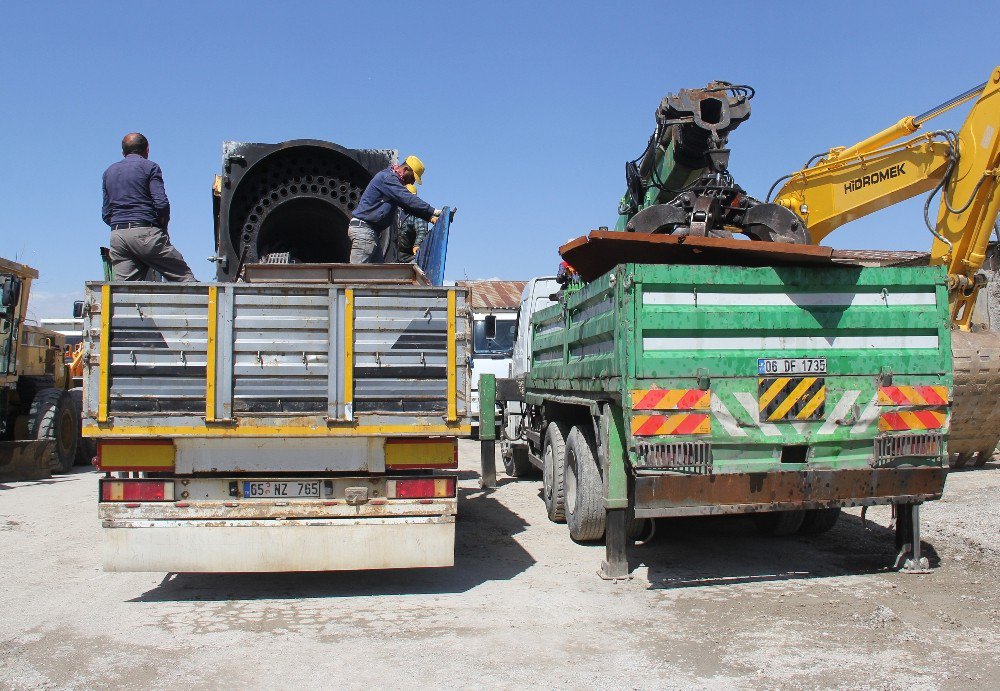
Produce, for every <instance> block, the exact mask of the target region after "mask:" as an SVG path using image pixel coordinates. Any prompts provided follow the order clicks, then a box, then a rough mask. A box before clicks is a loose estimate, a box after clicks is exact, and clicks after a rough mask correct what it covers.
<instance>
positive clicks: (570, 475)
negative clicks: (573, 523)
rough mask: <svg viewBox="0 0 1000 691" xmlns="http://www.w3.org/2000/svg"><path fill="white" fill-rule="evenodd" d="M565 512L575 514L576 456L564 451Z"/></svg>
mask: <svg viewBox="0 0 1000 691" xmlns="http://www.w3.org/2000/svg"><path fill="white" fill-rule="evenodd" d="M565 481H566V512H567V513H569V514H573V513H575V512H576V454H574V453H573V452H572V451H569V450H567V451H566V480H565Z"/></svg>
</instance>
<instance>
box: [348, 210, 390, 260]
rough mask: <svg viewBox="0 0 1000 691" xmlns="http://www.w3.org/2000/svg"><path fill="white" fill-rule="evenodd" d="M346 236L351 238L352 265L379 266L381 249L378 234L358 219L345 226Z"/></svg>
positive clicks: (353, 219)
mask: <svg viewBox="0 0 1000 691" xmlns="http://www.w3.org/2000/svg"><path fill="white" fill-rule="evenodd" d="M347 235H348V237H350V238H351V263H352V264H381V263H382V247H381V245H380V244H379V232H378V231H377V230H375V229H374V228H372V227H371V226H370V225H368V224H367V223H365V222H364V221H362V220H361V219H360V218H352V219H351V224H350V225H349V226H347Z"/></svg>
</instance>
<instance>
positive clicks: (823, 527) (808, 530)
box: [799, 506, 840, 535]
mask: <svg viewBox="0 0 1000 691" xmlns="http://www.w3.org/2000/svg"><path fill="white" fill-rule="evenodd" d="M839 518H840V507H839V506H836V507H834V508H832V509H808V510H807V511H806V515H805V517H804V518H803V519H802V525H801V526H799V533H801V534H802V535H819V534H821V533H825V532H827V531H828V530H830V529H832V528H833V526H835V525H837V519H839Z"/></svg>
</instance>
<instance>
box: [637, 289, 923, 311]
mask: <svg viewBox="0 0 1000 691" xmlns="http://www.w3.org/2000/svg"><path fill="white" fill-rule="evenodd" d="M642 304H644V305H685V306H688V307H715V306H726V307H739V306H742V307H822V306H831V307H867V306H880V307H893V306H916V305H935V304H937V299H936V297H935V295H934V292H933V291H925V292H919V293H913V292H910V293H893V292H890V291H888V290H887V291H885V292H884V293H720V292H711V291H704V292H703V291H702V290H701V289H697V290H691V291H685V292H683V293H680V292H663V293H658V292H648V293H643V294H642Z"/></svg>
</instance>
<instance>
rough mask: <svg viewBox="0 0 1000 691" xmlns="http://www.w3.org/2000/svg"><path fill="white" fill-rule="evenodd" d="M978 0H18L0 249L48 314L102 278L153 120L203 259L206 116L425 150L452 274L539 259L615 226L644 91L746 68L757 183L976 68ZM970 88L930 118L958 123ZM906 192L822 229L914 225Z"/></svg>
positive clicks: (1, 57)
mask: <svg viewBox="0 0 1000 691" xmlns="http://www.w3.org/2000/svg"><path fill="white" fill-rule="evenodd" d="M990 7H991V6H990V5H989V4H987V3H985V2H982V3H962V2H952V3H940V2H938V3H933V4H931V3H920V2H909V3H876V2H864V3H853V2H836V3H808V2H794V3H780V2H759V3H727V2H714V3H700V2H699V3H695V2H691V3H640V2H631V3H614V4H613V3H588V2H552V3H544V2H503V3H491V4H489V5H485V4H480V3H437V2H430V3H395V2H378V3H374V2H354V3H350V4H344V3H333V2H322V3H312V4H308V3H292V2H288V3H273V2H271V3H262V2H251V1H249V0H247V1H245V2H235V3H205V2H199V3H186V2H170V3H163V2H160V3H152V2H149V3H147V2H141V1H135V2H131V3H128V4H119V3H113V2H100V3H87V4H86V5H84V4H82V3H65V4H56V3H45V4H43V3H17V4H14V3H11V4H9V5H8V6H7V7H5V10H4V22H3V26H2V27H0V61H2V65H0V80H2V94H3V98H2V101H0V103H2V105H0V108H2V109H3V125H4V126H3V127H2V128H0V151H2V159H0V161H2V162H0V237H2V238H3V241H2V245H0V246H2V251H0V255H2V256H4V257H7V258H12V259H13V258H16V259H19V260H20V261H22V262H25V263H28V264H31V265H32V266H35V267H36V268H38V269H39V271H40V272H41V276H42V277H41V280H40V281H39V282H38V283H37V284H36V294H35V299H34V300H33V303H34V304H33V309H32V312H33V313H34V315H35V316H36V317H39V318H40V317H53V316H61V315H64V314H66V313H68V311H69V307H70V305H69V302H71V301H72V299H73V298H74V296H76V295H77V294H79V293H80V291H81V287H82V284H83V282H84V281H85V280H88V279H97V278H99V277H100V264H99V259H98V253H97V247H98V246H99V245H101V244H106V243H107V238H108V229H107V227H106V226H104V224H103V223H102V222H101V218H100V198H101V189H100V181H101V173H102V171H103V170H104V168H105V167H107V165H108V164H110V163H112V162H113V161H115V160H117V158H118V157H119V156H120V149H119V142H120V139H121V136H122V135H123V134H124V133H125V132H128V131H131V130H139V131H141V132H143V133H145V134H146V135H147V136H148V137H149V139H150V141H151V143H152V151H151V156H150V157H151V158H152V159H153V160H155V161H157V162H158V163H159V164H160V165H161V166H162V168H163V170H164V176H165V180H166V187H167V193H168V195H169V196H170V199H171V203H172V209H173V211H172V221H171V227H170V231H171V236H172V238H173V240H174V242H175V244H176V245H177V246H178V248H179V249H180V250H181V251H182V252H183V253H184V255H185V257H187V259H188V261H189V263H190V264H191V265H192V268H193V269H194V271H195V274H196V275H197V276H198V277H199V278H200V279H205V280H207V279H209V278H211V277H212V276H213V275H214V273H213V269H212V265H211V264H209V262H207V261H206V260H205V258H206V257H208V256H209V255H211V254H212V253H213V249H214V248H213V237H212V218H211V208H212V207H211V193H210V186H211V182H212V177H213V175H214V174H215V173H216V172H218V171H219V169H220V167H221V144H222V142H223V141H224V140H227V139H230V140H242V141H266V142H278V141H284V140H287V139H297V138H320V139H328V140H331V141H334V142H336V143H338V144H341V145H344V146H348V147H378V148H396V149H399V150H400V152H401V153H402V154H403V155H406V154H407V153H416V154H417V155H419V156H421V157H422V158H423V160H424V161H425V163H426V164H427V174H426V178H425V184H424V186H423V188H422V190H421V195H422V196H423V197H424V198H425V199H427V200H428V201H430V202H431V203H433V204H435V205H438V206H440V205H444V204H449V205H453V206H458V207H459V209H460V211H459V215H458V217H457V218H456V221H455V224H454V226H453V233H452V240H451V247H450V253H449V259H448V272H447V273H448V277H449V278H452V279H462V278H484V277H494V276H495V277H501V278H512V279H513V278H528V277H531V276H535V275H541V274H546V273H551V272H552V271H554V269H555V267H556V265H557V263H558V255H557V252H556V248H557V247H558V246H559V245H560V244H562V243H563V242H565V241H566V240H567V239H569V238H571V237H576V236H578V235H581V234H583V233H585V232H586V231H588V230H590V229H593V228H596V227H598V226H600V225H613V224H614V221H615V219H616V211H615V209H616V206H617V202H618V199H619V197H620V196H621V193H622V191H623V189H624V175H623V163H624V161H625V160H626V159H629V158H634V157H635V156H637V155H638V153H639V152H640V151H641V149H642V147H643V146H644V144H645V142H646V139H647V137H648V136H649V134H650V132H651V131H652V128H653V117H652V115H653V111H654V109H655V107H656V106H657V104H658V103H659V101H660V99H661V98H662V97H663V96H664V95H665V94H666V93H667V92H670V91H676V90H678V89H679V88H682V87H698V86H703V85H704V84H705V83H707V82H708V81H710V80H712V79H723V80H727V81H732V82H738V83H745V84H750V85H752V86H753V87H755V88H756V90H757V97H756V98H755V99H754V101H753V102H752V106H753V115H752V117H751V118H750V120H749V121H748V122H746V123H745V124H743V125H742V126H741V127H740V129H739V130H737V131H736V132H734V133H733V135H732V136H731V138H730V144H731V148H732V150H733V153H732V159H731V164H730V169H731V171H732V172H733V174H734V176H735V178H736V180H737V181H738V182H739V183H740V184H741V185H742V186H743V187H744V188H746V189H747V190H748V192H750V193H751V194H752V195H755V196H758V197H763V196H764V195H765V194H766V193H767V190H768V188H769V187H770V185H771V183H772V182H773V180H774V179H775V178H777V177H778V176H780V175H782V174H784V173H787V172H790V171H792V170H795V169H797V168H798V167H800V166H801V165H802V164H803V163H804V162H805V160H806V159H808V158H809V157H810V156H811V155H812V154H814V153H816V152H819V151H823V150H825V149H828V148H829V147H831V146H835V145H848V144H851V143H854V142H855V141H857V140H859V139H861V138H863V137H865V136H867V135H868V134H871V133H873V132H875V131H878V130H880V129H882V128H883V127H885V126H887V125H889V124H891V123H893V122H895V121H896V120H898V119H899V118H900V117H902V116H904V115H908V114H916V113H920V112H923V111H924V110H926V109H928V108H930V107H931V106H933V105H936V104H937V103H939V102H941V101H944V100H946V99H948V98H949V97H951V96H953V95H955V94H957V93H960V92H962V91H965V90H966V89H968V88H970V87H971V86H973V85H975V84H978V83H980V82H982V81H983V80H985V79H986V77H987V76H988V75H989V73H990V70H991V69H992V68H993V67H994V66H995V65H996V64H998V63H1000V53H998V52H997V51H996V45H997V44H996V38H995V36H996V24H995V12H994V11H991V9H990ZM962 115H963V113H957V114H954V115H952V116H950V117H946V118H942V119H941V120H940V121H939V123H938V124H939V125H941V126H950V127H955V128H957V127H958V125H959V124H960V123H961V118H962ZM921 209H922V200H913V201H911V202H909V203H906V204H901V205H898V206H897V207H894V208H892V209H890V210H887V211H883V212H881V213H879V214H877V215H875V216H872V217H869V218H868V219H863V220H861V221H857V222H855V223H852V224H849V225H847V226H845V227H844V228H842V229H840V230H839V231H837V232H836V233H835V234H834V235H832V236H831V237H830V238H829V239H828V240H829V243H828V244H831V245H833V246H835V247H845V248H846V247H858V248H886V249H925V248H927V247H929V244H930V239H929V236H928V234H927V231H926V229H925V228H924V225H923V220H922V216H921Z"/></svg>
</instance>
